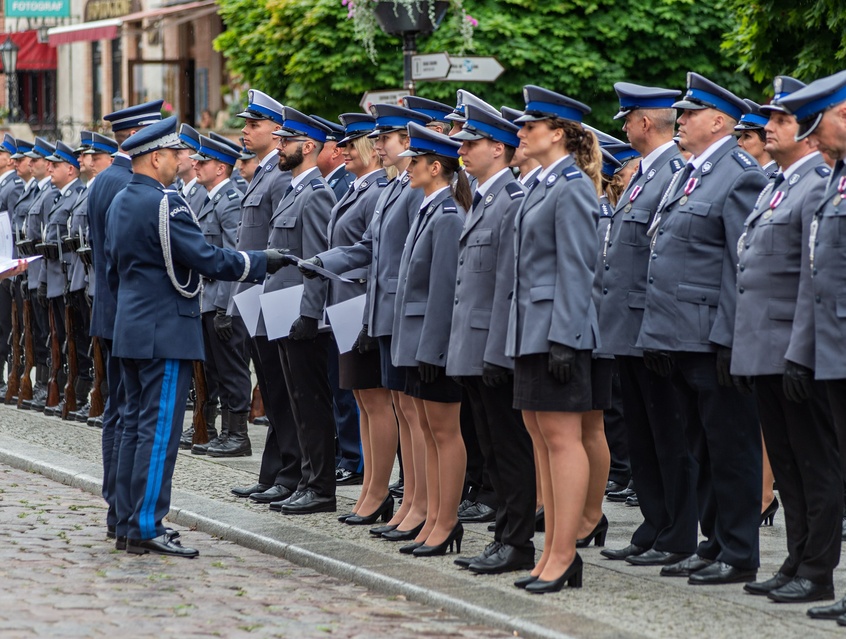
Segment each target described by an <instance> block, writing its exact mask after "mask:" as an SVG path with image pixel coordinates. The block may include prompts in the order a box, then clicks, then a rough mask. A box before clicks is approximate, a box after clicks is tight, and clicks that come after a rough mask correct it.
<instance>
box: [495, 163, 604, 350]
mask: <svg viewBox="0 0 846 639" xmlns="http://www.w3.org/2000/svg"><path fill="white" fill-rule="evenodd" d="M598 209H599V198H598V197H597V195H596V190H595V189H594V186H593V183H592V182H591V181H590V180H589V179H588V178H587V177H586V176H585V175H584V174H583V173H582V172H581V170H579V168H578V167H577V166H576V164H575V161H574V159H573V157H572V156H569V157H567V158H566V159H565V160H564V161H563V162H562V163H561V164H559V165H558V166H557V167H555V170H554V171H553V172H552V173H550V174H549V175H548V176H547V177H546V178H545V179H544V180H543V181H541V182H538V183H537V184H536V185H535V186H534V187H533V188H532V189H531V190H530V191H529V193H528V195H527V196H526V197H525V199H524V200H523V205H522V207H521V208H520V211H519V213H518V214H517V216H516V219H515V222H514V296H513V297H512V300H511V309H510V313H509V318H508V338H507V340H506V347H505V354H506V355H509V356H511V357H520V356H523V355H532V354H537V353H548V352H549V348H550V343H551V342H554V343H557V344H564V345H566V346H569V347H571V348H574V349H576V350H589V351H592V350H594V349H595V348H597V347H598V346H599V327H598V325H597V321H596V307H595V306H594V304H593V298H592V297H591V289H592V287H593V277H594V268H595V266H596V254H597V245H598V240H597V237H596V218H597V215H598Z"/></svg>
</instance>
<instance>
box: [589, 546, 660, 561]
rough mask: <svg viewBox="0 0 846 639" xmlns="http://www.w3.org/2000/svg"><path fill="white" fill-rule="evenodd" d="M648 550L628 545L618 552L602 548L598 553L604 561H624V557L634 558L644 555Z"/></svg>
mask: <svg viewBox="0 0 846 639" xmlns="http://www.w3.org/2000/svg"><path fill="white" fill-rule="evenodd" d="M647 550H648V549H647V548H641V547H640V546H635V545H634V544H629V545H628V546H626V547H625V548H620V549H619V550H613V549H611V548H603V549H602V550H600V551H599V554H600V555H602V556H603V557H605V558H606V559H617V560H619V559H625V558H626V557H635V556H636V555H641V554H643V553H645V552H646V551H647Z"/></svg>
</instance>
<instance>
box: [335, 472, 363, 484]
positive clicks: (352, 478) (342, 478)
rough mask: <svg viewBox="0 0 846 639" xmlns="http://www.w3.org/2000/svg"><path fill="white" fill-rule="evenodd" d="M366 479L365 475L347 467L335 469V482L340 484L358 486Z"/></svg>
mask: <svg viewBox="0 0 846 639" xmlns="http://www.w3.org/2000/svg"><path fill="white" fill-rule="evenodd" d="M362 481H364V476H363V475H360V474H359V473H354V472H353V471H351V470H347V469H346V468H336V469H335V484H337V485H338V486H356V485H358V484H360V483H361V482H362Z"/></svg>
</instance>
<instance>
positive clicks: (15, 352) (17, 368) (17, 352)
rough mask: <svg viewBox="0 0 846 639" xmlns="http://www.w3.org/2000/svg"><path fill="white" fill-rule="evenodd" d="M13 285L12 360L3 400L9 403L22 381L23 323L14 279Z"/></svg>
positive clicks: (15, 396)
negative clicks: (19, 313)
mask: <svg viewBox="0 0 846 639" xmlns="http://www.w3.org/2000/svg"><path fill="white" fill-rule="evenodd" d="M11 285H12V286H11V293H12V334H11V336H10V339H11V340H12V361H11V362H9V374H8V375H7V376H6V379H7V380H8V384H7V386H6V397H4V398H3V401H4V402H5V403H7V404H11V403H12V399H13V398H15V399H16V398H17V396H18V389H19V387H20V381H21V380H20V377H21V323H20V321H18V299H17V296H16V295H15V287H16V286H17V285H18V283H17V282H16V281H15V280H12V281H11Z"/></svg>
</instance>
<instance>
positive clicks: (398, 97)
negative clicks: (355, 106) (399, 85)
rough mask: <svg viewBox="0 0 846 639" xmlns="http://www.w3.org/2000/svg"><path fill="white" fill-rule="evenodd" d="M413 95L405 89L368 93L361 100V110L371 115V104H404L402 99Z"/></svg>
mask: <svg viewBox="0 0 846 639" xmlns="http://www.w3.org/2000/svg"><path fill="white" fill-rule="evenodd" d="M407 95H411V93H409V92H408V91H406V90H405V89H385V90H383V91H368V92H367V93H365V94H364V96H362V98H361V102H359V104H360V105H361V108H362V109H364V110H365V111H367V112H368V113H370V105H371V104H397V105H400V104H401V103H402V99H403V98H404V97H405V96H407Z"/></svg>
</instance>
